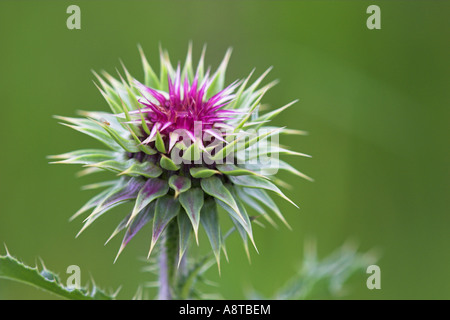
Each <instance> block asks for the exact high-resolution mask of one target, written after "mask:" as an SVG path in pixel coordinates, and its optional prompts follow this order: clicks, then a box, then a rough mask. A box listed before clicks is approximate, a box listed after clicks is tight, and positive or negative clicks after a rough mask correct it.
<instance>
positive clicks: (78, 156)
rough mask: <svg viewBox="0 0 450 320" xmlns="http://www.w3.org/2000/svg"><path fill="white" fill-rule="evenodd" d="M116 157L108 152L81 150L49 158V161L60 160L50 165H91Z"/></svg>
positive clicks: (115, 154) (111, 152)
mask: <svg viewBox="0 0 450 320" xmlns="http://www.w3.org/2000/svg"><path fill="white" fill-rule="evenodd" d="M116 157H117V153H116V152H114V151H109V150H101V149H99V150H97V149H83V150H77V151H73V152H68V153H64V154H60V155H56V156H49V157H48V158H49V159H61V160H59V161H54V162H51V163H62V164H64V163H67V164H93V163H97V162H101V161H106V160H111V159H114V158H116Z"/></svg>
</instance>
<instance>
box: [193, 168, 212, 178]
mask: <svg viewBox="0 0 450 320" xmlns="http://www.w3.org/2000/svg"><path fill="white" fill-rule="evenodd" d="M189 173H190V174H191V176H193V177H194V178H209V177H211V176H213V175H215V174H220V172H219V171H217V170H213V169H208V168H203V167H197V168H191V169H190V170H189Z"/></svg>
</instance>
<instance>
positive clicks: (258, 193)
mask: <svg viewBox="0 0 450 320" xmlns="http://www.w3.org/2000/svg"><path fill="white" fill-rule="evenodd" d="M242 190H243V191H244V192H245V193H247V194H248V195H250V196H251V197H253V198H255V199H256V200H258V201H259V202H261V203H262V204H264V205H265V206H267V207H268V208H269V209H270V210H272V212H274V213H275V215H276V216H277V217H278V218H279V219H280V220H281V221H283V223H284V224H285V225H286V226H287V227H288V228H289V229H292V228H291V226H290V225H289V223H288V222H287V221H286V219H285V218H284V216H283V214H282V213H281V211H280V209H278V206H277V205H276V203H275V202H274V201H273V200H272V198H271V197H270V196H269V195H268V194H267V193H266V192H265V191H264V190H262V189H253V188H246V187H244V188H242Z"/></svg>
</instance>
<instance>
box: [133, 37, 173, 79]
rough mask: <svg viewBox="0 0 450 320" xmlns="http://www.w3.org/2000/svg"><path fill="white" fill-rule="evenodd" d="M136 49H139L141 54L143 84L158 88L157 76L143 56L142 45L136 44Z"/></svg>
mask: <svg viewBox="0 0 450 320" xmlns="http://www.w3.org/2000/svg"><path fill="white" fill-rule="evenodd" d="M138 49H139V53H140V55H141V60H142V67H143V68H144V76H145V85H146V86H147V87H150V88H159V87H160V83H159V79H158V76H157V75H156V73H155V72H154V71H153V69H152V67H151V66H150V64H149V63H148V60H147V58H146V57H145V54H144V51H143V50H142V47H141V46H140V45H139V46H138ZM165 80H167V79H165Z"/></svg>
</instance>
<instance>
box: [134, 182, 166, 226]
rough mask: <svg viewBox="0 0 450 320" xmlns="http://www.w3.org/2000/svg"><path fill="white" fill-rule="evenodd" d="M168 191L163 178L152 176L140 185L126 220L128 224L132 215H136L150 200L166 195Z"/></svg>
mask: <svg viewBox="0 0 450 320" xmlns="http://www.w3.org/2000/svg"><path fill="white" fill-rule="evenodd" d="M168 191H169V185H168V184H167V182H166V181H165V180H161V179H153V178H150V179H148V180H147V181H146V182H145V184H144V185H143V186H142V188H141V190H139V193H138V195H137V197H136V202H135V205H134V208H133V212H132V213H131V217H130V219H129V220H128V224H130V223H131V222H132V221H133V219H134V217H136V216H137V214H138V213H139V212H140V211H141V210H142V209H144V208H145V207H146V206H147V205H148V204H149V203H150V202H152V201H153V200H155V199H157V198H160V197H162V196H164V195H166V194H167V192H168Z"/></svg>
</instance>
